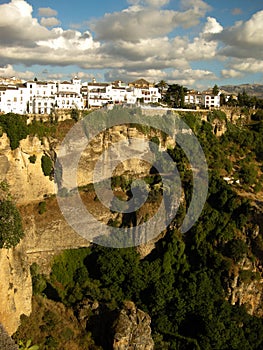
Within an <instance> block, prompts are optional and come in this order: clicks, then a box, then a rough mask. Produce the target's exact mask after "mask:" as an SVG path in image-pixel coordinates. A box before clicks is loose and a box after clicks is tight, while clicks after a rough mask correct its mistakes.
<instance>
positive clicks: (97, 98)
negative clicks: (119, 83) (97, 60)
mask: <svg viewBox="0 0 263 350" xmlns="http://www.w3.org/2000/svg"><path fill="white" fill-rule="evenodd" d="M87 90H88V91H87V98H88V101H87V106H88V108H92V107H103V106H104V105H106V104H107V103H109V102H111V101H112V94H111V90H112V85H111V84H108V83H97V82H96V80H95V79H93V80H92V82H88V84H87Z"/></svg>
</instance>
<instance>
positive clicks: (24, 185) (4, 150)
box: [0, 134, 54, 204]
mask: <svg viewBox="0 0 263 350" xmlns="http://www.w3.org/2000/svg"><path fill="white" fill-rule="evenodd" d="M49 152H50V145H49V143H48V142H44V143H41V141H40V140H39V139H38V138H37V137H29V136H28V137H27V138H26V139H25V140H21V141H20V146H19V147H18V148H17V149H15V150H13V151H12V150H11V148H10V144H9V139H8V138H7V136H6V134H3V136H2V137H1V138H0V169H1V172H0V182H1V181H7V182H8V184H9V185H10V192H11V194H12V196H13V198H14V200H15V201H16V203H18V204H24V203H28V202H31V201H36V200H42V199H43V196H44V195H45V194H48V193H54V184H53V183H52V181H50V179H49V177H48V176H45V175H44V174H43V171H42V168H41V157H42V156H43V155H44V154H49ZM33 155H35V156H36V162H35V164H33V163H30V160H29V157H30V156H33Z"/></svg>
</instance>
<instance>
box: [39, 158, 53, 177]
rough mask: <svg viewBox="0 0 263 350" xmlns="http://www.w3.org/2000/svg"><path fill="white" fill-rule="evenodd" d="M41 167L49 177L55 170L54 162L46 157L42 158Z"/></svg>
mask: <svg viewBox="0 0 263 350" xmlns="http://www.w3.org/2000/svg"><path fill="white" fill-rule="evenodd" d="M41 167H42V170H43V173H44V175H45V176H49V175H50V174H51V172H52V169H53V163H52V160H51V159H50V158H49V157H48V156H46V155H44V156H42V158H41Z"/></svg>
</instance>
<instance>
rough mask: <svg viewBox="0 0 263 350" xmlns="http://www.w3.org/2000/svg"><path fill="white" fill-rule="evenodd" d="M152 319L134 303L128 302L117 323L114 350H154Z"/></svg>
mask: <svg viewBox="0 0 263 350" xmlns="http://www.w3.org/2000/svg"><path fill="white" fill-rule="evenodd" d="M150 323H151V319H150V317H149V315H148V314H146V313H145V312H143V311H142V310H140V309H137V308H136V306H135V304H134V303H133V302H126V303H125V305H124V308H123V309H122V310H121V311H120V314H119V316H118V318H117V320H116V321H115V326H114V340H113V349H114V350H135V349H136V350H153V348H154V342H153V339H152V337H151V327H150Z"/></svg>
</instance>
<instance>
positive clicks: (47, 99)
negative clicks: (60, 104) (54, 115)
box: [32, 96, 55, 114]
mask: <svg viewBox="0 0 263 350" xmlns="http://www.w3.org/2000/svg"><path fill="white" fill-rule="evenodd" d="M54 107H55V96H37V97H35V98H34V99H33V103H32V113H36V114H50V113H51V112H52V111H53V110H54Z"/></svg>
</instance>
